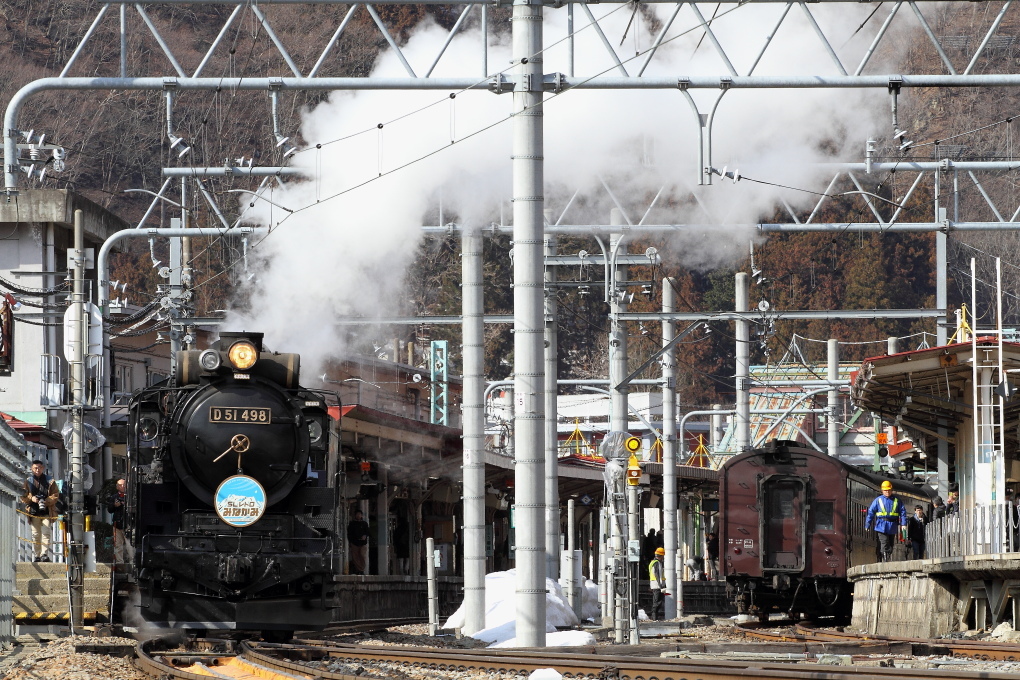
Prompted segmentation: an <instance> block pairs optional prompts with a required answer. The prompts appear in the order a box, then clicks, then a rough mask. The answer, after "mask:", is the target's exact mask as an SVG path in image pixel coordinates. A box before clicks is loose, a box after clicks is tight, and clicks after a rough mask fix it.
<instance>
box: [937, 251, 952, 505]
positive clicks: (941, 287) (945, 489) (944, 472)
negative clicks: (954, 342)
mask: <svg viewBox="0 0 1020 680" xmlns="http://www.w3.org/2000/svg"><path fill="white" fill-rule="evenodd" d="M948 239H949V237H948V235H947V234H946V233H945V232H944V231H939V232H936V233H935V303H936V304H938V305H942V306H941V307H939V309H945V308H946V304H947V300H948V299H949V293H948V283H947V281H946V276H947V272H948V269H949V266H948V264H947V263H948V259H949V240H948ZM942 321H943V322H945V321H946V319H942ZM947 331H948V329H947V328H946V325H945V323H939V324H937V325H936V326H935V340H936V342H937V343H938V346H940V347H941V346H943V345H945V344H946V343H947V342H949V336H948V332H947ZM938 434H939V437H938V441H937V443H936V456H937V457H938V463H937V465H938V486H939V494H940V495H941V496H942V497H943V498H946V497H947V496H948V494H949V430H948V428H945V427H940V428H938Z"/></svg>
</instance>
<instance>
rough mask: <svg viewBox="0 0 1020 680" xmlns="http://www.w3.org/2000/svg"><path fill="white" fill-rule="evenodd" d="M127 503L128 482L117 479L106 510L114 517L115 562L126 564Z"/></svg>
mask: <svg viewBox="0 0 1020 680" xmlns="http://www.w3.org/2000/svg"><path fill="white" fill-rule="evenodd" d="M126 505H127V482H126V481H124V480H123V479H118V480H117V490H116V491H115V492H114V493H113V495H112V496H110V500H109V501H108V502H107V503H106V510H107V512H109V513H110V514H111V515H112V516H113V517H112V524H113V559H114V564H124V563H125V562H126V561H127V560H126V555H125V553H126V551H125V550H124V545H125V544H124V506H126Z"/></svg>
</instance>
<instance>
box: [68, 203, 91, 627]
mask: <svg viewBox="0 0 1020 680" xmlns="http://www.w3.org/2000/svg"><path fill="white" fill-rule="evenodd" d="M83 219H84V218H83V213H82V211H81V210H75V211H74V253H73V258H74V259H73V262H74V280H73V284H72V285H73V288H72V291H73V293H72V298H71V305H72V308H73V309H74V311H73V312H72V315H73V318H74V331H73V332H74V336H73V339H72V341H71V386H72V390H73V400H74V401H73V405H72V409H71V414H72V424H71V508H70V515H71V540H70V546H69V548H70V549H69V550H68V565H67V566H68V573H67V579H68V585H69V587H70V594H71V632H72V633H80V632H81V631H82V626H83V625H84V623H85V610H84V603H85V517H84V511H85V495H84V493H83V489H82V470H83V469H84V467H83V466H84V462H85V353H86V348H87V347H88V323H87V320H86V317H85V314H86V309H85V227H84V225H83Z"/></svg>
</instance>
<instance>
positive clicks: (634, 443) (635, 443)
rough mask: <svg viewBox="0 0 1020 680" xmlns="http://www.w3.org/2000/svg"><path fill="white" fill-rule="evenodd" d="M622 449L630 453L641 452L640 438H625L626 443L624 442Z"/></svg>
mask: <svg viewBox="0 0 1020 680" xmlns="http://www.w3.org/2000/svg"><path fill="white" fill-rule="evenodd" d="M624 447H625V448H626V449H627V451H629V452H630V453H637V452H638V451H640V450H641V437H627V441H626V442H624Z"/></svg>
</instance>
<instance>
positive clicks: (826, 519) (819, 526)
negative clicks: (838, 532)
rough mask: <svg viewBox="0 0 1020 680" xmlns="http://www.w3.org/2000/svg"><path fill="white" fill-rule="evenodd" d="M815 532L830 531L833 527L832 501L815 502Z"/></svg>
mask: <svg viewBox="0 0 1020 680" xmlns="http://www.w3.org/2000/svg"><path fill="white" fill-rule="evenodd" d="M813 505H814V511H815V531H832V530H833V528H835V525H834V524H833V521H832V514H833V513H832V510H833V503H832V501H815V502H814V503H813Z"/></svg>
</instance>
